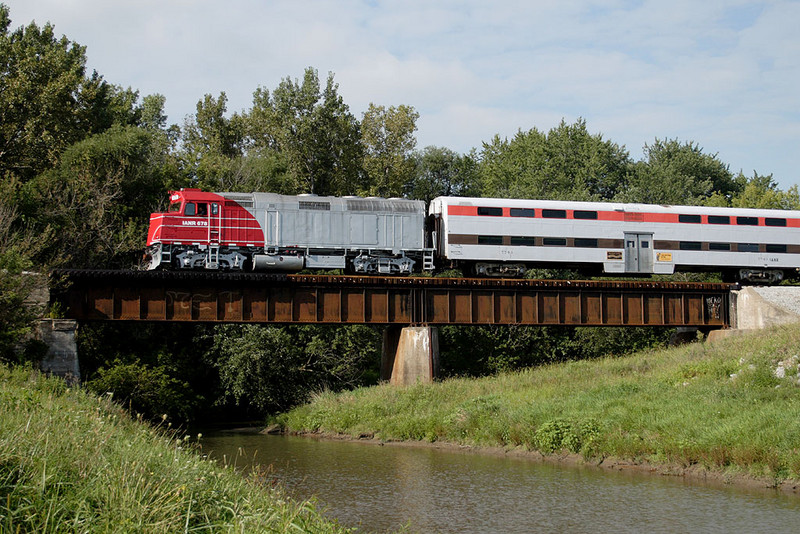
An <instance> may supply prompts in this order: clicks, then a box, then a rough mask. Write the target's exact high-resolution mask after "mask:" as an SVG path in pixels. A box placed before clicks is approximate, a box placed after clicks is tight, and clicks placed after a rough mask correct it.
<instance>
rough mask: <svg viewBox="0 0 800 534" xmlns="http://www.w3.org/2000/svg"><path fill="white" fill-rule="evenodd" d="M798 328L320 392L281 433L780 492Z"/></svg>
mask: <svg viewBox="0 0 800 534" xmlns="http://www.w3.org/2000/svg"><path fill="white" fill-rule="evenodd" d="M799 369H800V327H798V326H794V327H783V328H780V329H775V330H769V331H764V332H759V333H754V334H751V335H747V336H740V337H736V338H728V339H725V340H720V341H718V342H715V343H710V344H709V343H694V344H691V345H685V346H683V347H677V348H671V349H664V350H654V351H646V352H641V353H638V354H634V355H630V356H624V357H616V358H615V357H608V358H604V359H600V360H590V361H574V362H567V363H561V364H553V365H548V366H544V367H538V368H534V369H529V370H526V371H522V372H516V373H509V374H502V375H498V376H495V377H489V378H480V379H451V380H446V381H443V382H439V383H434V384H430V385H421V384H419V385H416V386H412V387H408V388H395V387H391V386H389V385H381V386H377V387H372V388H362V389H358V390H355V391H351V392H346V393H339V394H332V393H321V394H319V395H317V396H316V397H315V398H314V399H313V400H312V402H311V403H309V404H307V405H305V406H301V407H298V408H296V409H294V410H292V411H290V412H288V413H286V414H283V415H281V416H279V417H278V418H277V420H276V421H277V423H279V424H281V425H282V426H283V427H284V428H285V429H286V430H288V431H292V432H320V433H331V434H346V435H349V436H353V437H357V436H363V435H374V436H375V437H376V438H377V439H380V440H386V441H391V440H417V441H428V442H448V443H453V444H460V445H470V446H479V447H498V446H500V447H504V448H506V449H521V450H528V451H538V452H541V453H542V454H545V455H559V456H563V455H564V454H565V453H573V454H577V455H580V456H581V457H582V458H583V459H584V460H585V461H588V462H593V463H598V464H599V463H604V464H606V465H608V464H613V463H614V462H626V463H632V464H638V465H647V466H650V467H656V468H658V469H657V470H658V471H659V472H665V473H666V472H669V473H672V474H675V473H684V474H688V473H692V474H698V475H702V476H709V475H713V476H716V477H719V478H722V479H723V480H728V481H730V480H734V479H736V480H739V481H750V482H756V483H758V484H766V485H767V486H777V485H780V484H783V486H784V488H788V489H791V488H792V485H794V484H795V482H796V481H798V480H800V373H799V372H798V370H799Z"/></svg>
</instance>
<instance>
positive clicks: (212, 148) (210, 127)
mask: <svg viewBox="0 0 800 534" xmlns="http://www.w3.org/2000/svg"><path fill="white" fill-rule="evenodd" d="M227 103H228V97H227V96H226V95H225V93H224V92H222V93H220V95H219V98H214V97H213V96H211V95H208V94H207V95H205V96H204V97H203V99H202V100H200V101H199V102H198V103H197V112H196V113H195V115H194V117H193V118H192V119H189V120H187V121H186V123H185V124H184V127H183V147H182V150H181V153H180V158H181V161H182V163H183V169H184V170H185V172H186V173H187V174H188V176H187V182H188V183H189V184H191V185H192V186H194V187H199V188H201V189H204V190H207V191H219V190H229V189H230V187H228V184H229V182H230V181H231V180H232V179H233V176H234V175H235V174H236V168H237V167H239V166H240V164H241V163H240V162H241V158H242V156H243V154H244V130H243V122H242V118H241V116H239V115H236V114H234V115H233V117H231V118H228V117H226V116H225V114H226V112H227Z"/></svg>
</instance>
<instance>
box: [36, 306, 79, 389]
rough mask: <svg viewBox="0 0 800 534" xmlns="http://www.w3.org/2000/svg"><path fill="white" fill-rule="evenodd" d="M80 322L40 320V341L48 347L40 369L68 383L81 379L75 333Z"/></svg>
mask: <svg viewBox="0 0 800 534" xmlns="http://www.w3.org/2000/svg"><path fill="white" fill-rule="evenodd" d="M77 329H78V322H77V321H73V320H72V319H40V320H39V339H40V340H42V342H44V343H45V344H46V345H47V355H46V356H45V357H44V359H43V360H42V361H41V362H40V364H39V367H40V368H41V369H42V371H44V372H45V373H48V374H52V375H56V376H60V377H63V378H65V379H66V380H67V382H79V381H80V379H81V370H80V365H79V364H78V347H77V345H76V343H75V332H76V331H77Z"/></svg>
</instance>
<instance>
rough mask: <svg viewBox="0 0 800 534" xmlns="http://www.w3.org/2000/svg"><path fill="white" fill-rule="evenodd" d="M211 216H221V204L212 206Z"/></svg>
mask: <svg viewBox="0 0 800 534" xmlns="http://www.w3.org/2000/svg"><path fill="white" fill-rule="evenodd" d="M211 215H219V204H217V203H216V202H215V203H214V204H211Z"/></svg>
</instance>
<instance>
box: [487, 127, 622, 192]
mask: <svg viewBox="0 0 800 534" xmlns="http://www.w3.org/2000/svg"><path fill="white" fill-rule="evenodd" d="M480 157H481V159H480V165H479V173H480V178H481V182H482V186H483V187H482V188H483V196H487V197H503V198H541V199H559V200H599V199H607V198H612V197H613V196H614V195H616V194H617V192H618V191H619V190H620V189H621V188H623V187H624V184H625V182H626V180H627V174H628V171H629V166H630V159H629V156H628V153H627V151H626V150H625V149H624V147H620V146H618V145H617V144H615V143H612V142H610V141H605V140H603V137H602V136H601V135H599V134H597V135H592V134H590V133H589V132H588V130H587V128H586V122H585V121H584V120H583V119H579V120H578V121H576V123H575V124H567V123H566V122H565V121H563V120H562V121H561V124H559V125H558V126H557V127H556V128H553V129H551V130H550V131H549V132H547V133H544V132H540V131H539V130H537V129H536V128H534V129H532V130H529V131H527V132H522V131H520V132H518V133H517V135H516V136H515V137H514V138H513V139H512V140H510V141H509V140H507V139H500V137H499V136H495V137H494V138H493V139H492V141H491V142H489V143H484V145H483V149H482V151H481V154H480Z"/></svg>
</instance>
